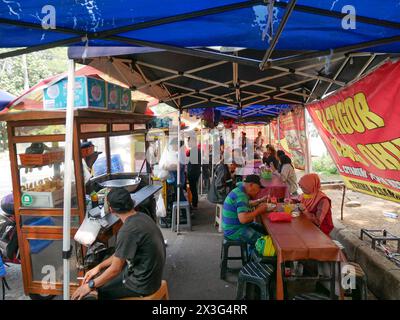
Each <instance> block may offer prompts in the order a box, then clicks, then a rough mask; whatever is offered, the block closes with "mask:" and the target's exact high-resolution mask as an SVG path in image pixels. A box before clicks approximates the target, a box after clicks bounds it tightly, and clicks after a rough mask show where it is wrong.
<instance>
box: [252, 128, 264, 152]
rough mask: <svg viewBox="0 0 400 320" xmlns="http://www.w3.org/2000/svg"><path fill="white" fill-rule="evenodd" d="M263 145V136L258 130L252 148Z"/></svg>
mask: <svg viewBox="0 0 400 320" xmlns="http://www.w3.org/2000/svg"><path fill="white" fill-rule="evenodd" d="M263 145H264V137H263V136H262V133H261V131H259V132H258V134H257V138H255V140H254V148H255V149H257V148H262V146H263Z"/></svg>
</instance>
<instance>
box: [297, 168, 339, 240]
mask: <svg viewBox="0 0 400 320" xmlns="http://www.w3.org/2000/svg"><path fill="white" fill-rule="evenodd" d="M299 186H300V188H301V190H302V191H303V192H304V193H303V194H302V195H301V196H300V205H299V209H300V211H301V212H302V213H304V214H305V215H306V217H307V218H308V219H310V220H311V221H312V222H313V223H314V224H315V225H317V226H318V227H319V228H320V229H321V231H322V232H323V233H325V234H326V235H328V236H329V233H330V232H331V231H332V229H333V222H332V210H331V199H329V198H328V196H327V195H326V194H325V193H323V192H322V191H321V181H320V179H319V176H318V175H317V174H316V173H310V174H306V175H304V176H303V177H302V178H301V179H300V181H299Z"/></svg>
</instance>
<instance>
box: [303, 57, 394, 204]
mask: <svg viewBox="0 0 400 320" xmlns="http://www.w3.org/2000/svg"><path fill="white" fill-rule="evenodd" d="M307 109H308V111H309V113H310V115H311V117H312V119H313V120H314V123H315V125H316V126H317V129H318V131H319V133H320V135H321V137H322V140H323V141H324V143H325V145H326V147H327V148H328V150H329V153H330V154H331V156H332V158H333V159H334V161H335V163H336V165H337V167H338V170H339V172H340V173H341V175H342V177H343V179H344V181H345V183H346V186H347V187H349V188H351V189H353V190H356V191H359V192H363V193H367V194H370V195H373V196H376V197H380V198H384V199H387V200H391V201H396V202H400V63H399V62H398V63H391V62H389V63H386V64H384V65H383V66H382V67H380V68H378V69H377V70H375V71H374V72H373V73H370V74H369V75H368V76H366V77H364V78H363V79H361V80H359V81H358V82H356V83H354V84H353V85H351V86H349V87H346V88H343V89H341V90H340V91H338V92H337V93H335V94H333V95H331V96H329V97H328V98H326V99H324V100H322V101H320V102H316V103H313V104H310V105H308V106H307Z"/></svg>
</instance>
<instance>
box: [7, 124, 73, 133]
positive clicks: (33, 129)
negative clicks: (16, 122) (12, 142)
mask: <svg viewBox="0 0 400 320" xmlns="http://www.w3.org/2000/svg"><path fill="white" fill-rule="evenodd" d="M52 134H65V125H62V124H59V125H46V126H29V127H16V128H15V135H16V136H41V135H52Z"/></svg>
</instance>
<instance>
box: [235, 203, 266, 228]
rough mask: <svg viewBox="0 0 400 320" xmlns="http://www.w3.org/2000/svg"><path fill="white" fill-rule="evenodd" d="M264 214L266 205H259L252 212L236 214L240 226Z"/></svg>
mask: <svg viewBox="0 0 400 320" xmlns="http://www.w3.org/2000/svg"><path fill="white" fill-rule="evenodd" d="M264 212H267V205H266V204H265V203H263V204H260V205H259V206H258V207H257V209H255V210H254V211H248V212H240V213H239V214H238V219H239V221H240V223H242V224H246V223H250V222H253V221H254V219H255V218H256V217H258V216H259V215H260V214H262V213H264Z"/></svg>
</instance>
